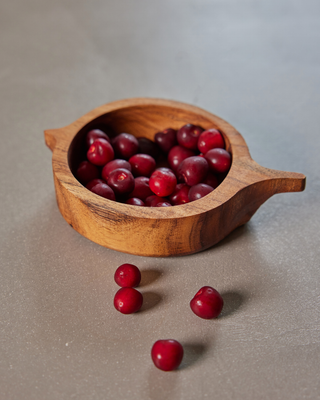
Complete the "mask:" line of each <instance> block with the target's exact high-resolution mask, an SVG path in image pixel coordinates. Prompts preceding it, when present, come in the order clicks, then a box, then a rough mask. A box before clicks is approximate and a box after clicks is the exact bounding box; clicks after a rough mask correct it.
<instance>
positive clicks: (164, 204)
mask: <svg viewBox="0 0 320 400" xmlns="http://www.w3.org/2000/svg"><path fill="white" fill-rule="evenodd" d="M155 207H172V204H170V203H169V202H168V201H159V203H157V204H156V205H155Z"/></svg>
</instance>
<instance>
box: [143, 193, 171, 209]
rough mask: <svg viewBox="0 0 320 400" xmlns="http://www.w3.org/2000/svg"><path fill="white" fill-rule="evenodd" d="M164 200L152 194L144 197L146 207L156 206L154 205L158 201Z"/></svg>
mask: <svg viewBox="0 0 320 400" xmlns="http://www.w3.org/2000/svg"><path fill="white" fill-rule="evenodd" d="M163 201H166V199H164V198H163V197H159V196H156V195H155V194H153V195H152V196H148V197H147V198H146V201H145V204H146V206H147V207H156V205H157V204H158V203H160V202H163Z"/></svg>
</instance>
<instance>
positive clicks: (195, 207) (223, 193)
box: [45, 97, 254, 220]
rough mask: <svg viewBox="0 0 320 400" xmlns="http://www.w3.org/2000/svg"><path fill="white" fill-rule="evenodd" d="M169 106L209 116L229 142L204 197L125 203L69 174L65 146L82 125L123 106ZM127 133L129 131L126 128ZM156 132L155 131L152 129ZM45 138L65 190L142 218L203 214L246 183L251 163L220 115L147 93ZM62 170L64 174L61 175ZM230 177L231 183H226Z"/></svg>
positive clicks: (104, 108) (98, 111) (93, 112)
mask: <svg viewBox="0 0 320 400" xmlns="http://www.w3.org/2000/svg"><path fill="white" fill-rule="evenodd" d="M136 106H139V107H148V106H149V107H150V106H158V107H166V108H168V107H172V108H175V109H181V110H183V111H185V112H190V113H192V114H196V115H198V116H199V117H200V118H203V119H204V120H212V121H214V122H213V125H215V126H216V127H217V128H218V129H219V130H220V131H221V132H222V134H223V135H224V136H225V137H226V138H227V140H228V142H229V146H228V151H229V152H230V153H231V154H232V163H231V167H230V170H229V172H228V174H227V175H226V177H225V178H224V180H223V181H222V182H221V183H220V185H219V186H218V187H217V188H216V189H214V190H213V191H212V192H211V193H209V194H208V195H206V196H205V197H203V198H201V199H198V200H195V201H193V202H190V203H186V204H182V205H177V206H173V207H165V208H161V207H159V208H157V207H137V206H132V205H128V204H123V203H119V202H115V201H112V200H108V199H105V198H103V197H101V196H99V195H97V194H95V193H93V192H91V191H89V190H88V189H87V188H86V187H85V186H83V185H82V184H81V183H80V182H79V181H78V180H77V178H76V177H75V176H74V175H73V173H72V171H71V168H70V165H69V150H70V146H71V144H72V142H73V140H74V139H75V138H76V136H77V134H78V133H79V132H80V130H83V129H84V128H85V127H86V125H88V124H89V123H92V122H93V121H94V120H95V119H98V118H101V117H103V116H104V115H106V114H108V113H111V112H113V111H117V110H120V109H125V108H128V109H129V108H132V107H136ZM129 133H130V132H129ZM155 133H156V132H155ZM45 134H46V141H47V144H48V141H49V140H47V136H50V135H52V136H53V137H54V142H55V143H54V145H52V146H51V145H50V144H48V145H49V147H50V148H52V147H53V156H52V164H53V171H54V174H55V175H56V176H57V178H58V179H59V180H60V184H62V185H63V186H64V187H65V188H66V189H67V190H68V191H70V192H72V193H73V194H74V195H75V196H76V197H78V198H79V200H81V201H82V202H84V203H86V204H88V203H90V204H91V205H92V204H93V205H94V206H96V207H99V208H100V209H101V210H103V209H105V210H108V212H114V213H121V214H122V215H128V216H130V217H136V218H143V219H157V220H162V219H174V218H188V217H192V216H195V215H199V214H203V213H206V212H208V211H211V210H213V209H215V208H217V207H219V206H221V205H222V204H223V203H225V202H227V201H229V200H230V199H231V198H232V197H234V195H235V194H236V193H237V192H238V191H239V190H241V189H243V188H245V187H247V186H248V184H250V182H248V181H247V180H246V179H240V177H241V172H242V171H245V170H246V168H247V165H248V164H250V163H254V161H253V160H252V158H251V156H250V153H249V149H248V146H247V144H246V142H245V140H244V139H243V137H242V135H241V134H240V133H239V132H238V131H237V130H236V129H235V128H234V127H233V126H232V125H230V124H229V123H228V122H226V121H225V120H223V119H222V118H220V117H218V116H216V115H215V114H212V113H210V112H208V111H206V110H204V109H202V108H200V107H198V106H194V105H190V104H187V103H183V102H180V101H175V100H165V99H158V98H149V97H142V98H141V97H138V98H129V99H124V100H117V101H113V102H110V103H107V104H104V105H102V106H99V107H96V108H94V109H93V110H91V111H89V112H88V113H86V114H84V115H83V116H82V117H80V118H78V119H77V120H76V121H74V122H73V123H71V124H70V125H68V126H65V127H63V128H59V129H54V130H47V131H45ZM64 174H67V175H68V179H67V180H66V179H65V176H63V175H64ZM230 181H232V185H229V183H230Z"/></svg>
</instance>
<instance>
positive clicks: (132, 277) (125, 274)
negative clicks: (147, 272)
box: [114, 264, 141, 287]
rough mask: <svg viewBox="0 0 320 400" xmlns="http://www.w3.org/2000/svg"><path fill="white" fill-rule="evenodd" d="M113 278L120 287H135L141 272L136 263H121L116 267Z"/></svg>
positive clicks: (139, 279)
mask: <svg viewBox="0 0 320 400" xmlns="http://www.w3.org/2000/svg"><path fill="white" fill-rule="evenodd" d="M114 280H115V282H116V283H117V284H118V285H119V286H121V287H136V286H138V285H139V283H140V281H141V272H140V270H139V268H138V267H137V266H136V265H133V264H122V265H120V267H118V268H117V269H116V272H115V274H114Z"/></svg>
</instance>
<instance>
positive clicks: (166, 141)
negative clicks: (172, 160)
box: [154, 128, 178, 153]
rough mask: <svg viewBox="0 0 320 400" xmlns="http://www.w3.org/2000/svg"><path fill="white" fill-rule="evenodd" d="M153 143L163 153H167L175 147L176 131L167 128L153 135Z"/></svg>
mask: <svg viewBox="0 0 320 400" xmlns="http://www.w3.org/2000/svg"><path fill="white" fill-rule="evenodd" d="M154 141H155V142H156V143H157V145H158V146H159V147H160V149H161V150H162V151H163V152H164V153H168V152H169V151H170V150H171V149H172V147H173V146H175V145H177V144H178V142H177V131H176V130H175V129H172V128H167V129H165V130H163V131H162V132H158V133H156V134H155V135H154Z"/></svg>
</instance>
